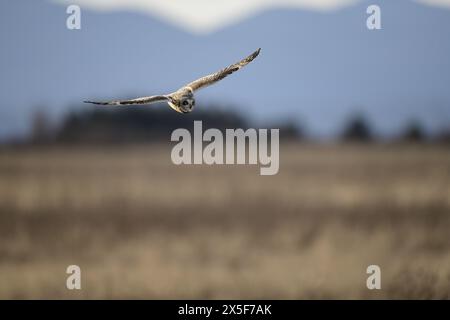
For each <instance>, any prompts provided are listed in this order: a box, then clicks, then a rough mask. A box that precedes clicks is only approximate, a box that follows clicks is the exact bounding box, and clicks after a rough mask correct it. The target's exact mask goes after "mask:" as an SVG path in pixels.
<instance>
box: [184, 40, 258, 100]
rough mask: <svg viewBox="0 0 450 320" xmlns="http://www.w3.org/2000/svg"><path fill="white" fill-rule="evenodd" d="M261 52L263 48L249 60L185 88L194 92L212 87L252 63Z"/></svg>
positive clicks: (249, 57) (198, 80)
mask: <svg viewBox="0 0 450 320" xmlns="http://www.w3.org/2000/svg"><path fill="white" fill-rule="evenodd" d="M260 51H261V48H259V49H258V50H256V51H255V52H253V53H252V54H251V55H249V56H248V57H247V58H245V59H243V60H241V61H239V62H237V63H235V64H232V65H231V66H229V67H226V68H224V69H222V70H220V71H218V72H216V73H213V74H210V75H208V76H205V77H203V78H200V79H197V80H195V81H192V82H191V83H189V84H187V85H186V86H185V87H188V88H191V89H192V90H193V91H195V90H198V89H201V88H204V87H207V86H210V85H212V84H214V83H216V82H218V81H220V80H222V79H223V78H225V77H226V76H228V75H230V74H232V73H233V72H235V71H238V70H239V69H241V68H242V67H244V66H246V65H247V64H249V63H250V62H252V61H253V60H254V59H255V58H256V57H257V56H258V55H259V52H260Z"/></svg>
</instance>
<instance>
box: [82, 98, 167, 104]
mask: <svg viewBox="0 0 450 320" xmlns="http://www.w3.org/2000/svg"><path fill="white" fill-rule="evenodd" d="M167 100H169V97H168V96H149V97H142V98H136V99H131V100H113V101H104V102H103V101H83V102H84V103H93V104H99V105H102V106H126V105H133V104H151V103H155V102H160V101H167Z"/></svg>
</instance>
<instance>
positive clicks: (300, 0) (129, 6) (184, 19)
mask: <svg viewBox="0 0 450 320" xmlns="http://www.w3.org/2000/svg"><path fill="white" fill-rule="evenodd" d="M53 1H57V2H64V3H67V4H72V3H73V1H72V0H53ZM358 1H360V0H244V1H243V0H226V1H225V0H168V1H166V0H77V1H76V2H77V4H79V5H80V6H81V7H82V8H83V7H84V8H88V9H93V10H132V11H133V10H134V11H141V12H147V13H149V14H152V15H156V16H158V17H161V18H163V19H164V20H166V21H168V22H170V23H171V24H174V25H177V26H179V27H181V28H183V29H185V30H187V31H190V32H193V33H200V34H202V33H209V32H213V31H215V30H217V29H220V28H223V27H225V26H227V25H231V24H233V23H236V22H239V21H241V20H243V19H245V18H247V17H248V16H251V15H253V14H255V13H258V12H261V11H263V10H266V9H269V8H303V9H309V10H335V9H338V8H340V7H343V6H347V5H351V4H355V3H357V2H358ZM415 1H419V2H423V3H426V4H431V5H441V6H447V7H450V0H415Z"/></svg>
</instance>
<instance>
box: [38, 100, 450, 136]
mask: <svg viewBox="0 0 450 320" xmlns="http://www.w3.org/2000/svg"><path fill="white" fill-rule="evenodd" d="M199 109H200V108H199ZM205 110H206V111H205ZM208 110H212V109H211V108H204V109H203V110H202V109H200V110H196V111H195V112H194V113H191V114H178V113H175V112H173V111H171V110H168V109H165V108H164V109H163V108H148V107H133V108H98V107H96V108H92V109H83V110H80V111H73V112H70V113H69V114H67V115H66V117H65V118H64V119H63V121H62V123H61V125H59V126H58V127H57V128H55V127H52V126H51V125H50V124H49V121H48V120H47V118H46V116H45V114H44V113H41V112H38V113H36V114H35V117H34V120H33V130H32V135H31V139H30V142H32V143H33V144H99V143H102V144H126V143H146V142H156V141H164V140H167V139H168V137H170V135H171V133H172V132H173V130H175V129H177V128H186V129H188V130H190V131H192V130H193V121H194V120H201V121H202V124H203V131H204V130H207V129H209V128H217V129H219V130H222V131H225V129H233V128H242V129H247V128H255V127H257V126H255V125H254V124H253V123H251V122H250V121H249V120H248V119H246V118H245V117H244V116H242V115H241V114H238V113H235V112H232V111H224V110H222V111H220V110H217V109H214V111H208ZM263 127H264V128H269V129H270V128H279V129H280V139H281V141H286V140H314V139H312V138H311V137H310V136H309V135H308V134H307V133H306V132H305V130H304V128H302V127H301V126H299V125H298V124H296V123H294V122H292V121H290V120H287V121H285V122H281V123H280V122H277V123H273V124H268V125H267V124H266V125H264V126H263ZM336 140H339V141H344V142H348V141H349V142H358V143H370V142H376V141H378V138H377V135H376V134H375V133H374V130H373V128H372V126H371V124H370V122H369V121H368V120H367V118H366V117H364V116H363V115H362V114H357V115H354V116H353V117H350V118H349V120H348V121H347V123H346V124H345V125H344V126H343V130H342V131H341V132H340V133H339V134H338V135H337V136H336ZM391 140H392V141H395V142H434V141H438V142H446V143H448V142H450V134H449V133H445V132H444V133H442V134H441V135H439V136H437V137H433V139H431V138H430V137H428V136H427V134H426V132H425V130H424V129H423V127H422V126H421V124H420V122H419V121H411V122H410V123H409V125H407V126H406V127H405V129H404V131H403V133H402V134H400V135H399V136H397V137H394V138H393V139H391Z"/></svg>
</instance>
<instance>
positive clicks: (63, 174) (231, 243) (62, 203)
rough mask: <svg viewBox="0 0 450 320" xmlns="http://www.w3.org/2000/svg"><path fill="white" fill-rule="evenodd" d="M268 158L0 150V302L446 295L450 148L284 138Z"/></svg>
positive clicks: (130, 150) (154, 150)
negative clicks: (226, 162)
mask: <svg viewBox="0 0 450 320" xmlns="http://www.w3.org/2000/svg"><path fill="white" fill-rule="evenodd" d="M280 160H281V165H280V173H279V174H278V175H276V176H260V175H259V169H258V168H257V167H256V166H212V167H209V166H175V165H173V164H172V163H171V161H170V149H169V148H167V147H161V146H147V147H121V148H64V149H57V148H55V149H26V150H14V151H12V150H9V151H7V150H4V151H2V152H0V298H25V299H26V298H288V299H291V298H292V299H296V298H344V299H347V298H446V299H449V298H450V236H449V230H450V151H449V150H448V149H445V148H442V147H433V146H309V145H295V144H290V145H282V146H281V155H280ZM70 264H77V265H79V266H80V267H81V269H82V290H81V291H69V290H67V289H66V287H65V281H66V276H67V275H66V274H65V270H66V267H67V266H68V265H70ZM371 264H377V265H379V266H380V267H381V270H382V290H379V291H376V290H375V291H370V290H368V289H367V288H366V277H367V275H366V273H365V272H366V268H367V266H368V265H371Z"/></svg>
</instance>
